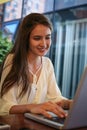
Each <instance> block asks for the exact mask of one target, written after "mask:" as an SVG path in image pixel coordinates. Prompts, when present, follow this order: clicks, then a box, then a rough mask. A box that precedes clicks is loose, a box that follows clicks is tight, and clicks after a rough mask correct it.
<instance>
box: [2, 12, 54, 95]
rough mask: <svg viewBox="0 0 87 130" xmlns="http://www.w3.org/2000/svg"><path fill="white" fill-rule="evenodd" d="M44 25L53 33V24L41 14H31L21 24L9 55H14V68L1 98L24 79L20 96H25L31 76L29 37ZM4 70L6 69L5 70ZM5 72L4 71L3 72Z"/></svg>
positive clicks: (4, 83) (4, 86) (3, 85)
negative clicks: (39, 25) (29, 68)
mask: <svg viewBox="0 0 87 130" xmlns="http://www.w3.org/2000/svg"><path fill="white" fill-rule="evenodd" d="M38 24H42V25H45V26H47V27H49V28H50V30H51V31H52V24H51V22H50V21H49V19H48V18H47V17H45V16H44V15H43V14H40V13H31V14H29V15H27V16H26V17H25V18H24V19H23V20H22V22H21V24H20V27H19V31H18V34H17V37H16V40H15V43H14V46H13V48H12V50H11V51H10V53H9V54H13V55H14V57H13V59H12V67H11V70H10V72H9V73H8V75H7V76H6V78H5V80H4V82H3V84H2V88H1V97H2V96H3V95H4V94H5V93H6V92H7V91H8V90H9V89H10V88H12V86H13V85H14V84H15V83H17V84H19V81H20V79H22V82H23V86H22V91H21V93H20V95H19V96H23V95H24V94H25V93H26V91H27V89H28V86H29V74H28V63H27V56H28V50H29V37H30V33H31V31H32V30H33V29H34V28H35V27H36V26H37V25H38ZM3 69H4V68H3ZM2 71H3V70H2Z"/></svg>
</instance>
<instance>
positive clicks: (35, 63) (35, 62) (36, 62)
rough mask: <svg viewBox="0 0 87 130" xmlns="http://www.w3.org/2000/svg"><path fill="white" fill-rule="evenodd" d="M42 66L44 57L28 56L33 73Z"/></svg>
mask: <svg viewBox="0 0 87 130" xmlns="http://www.w3.org/2000/svg"><path fill="white" fill-rule="evenodd" d="M41 66H42V57H40V56H38V57H36V58H35V57H34V58H33V57H32V56H29V57H28V67H29V70H31V71H32V72H33V73H36V71H37V70H38V69H39V68H40V67H41Z"/></svg>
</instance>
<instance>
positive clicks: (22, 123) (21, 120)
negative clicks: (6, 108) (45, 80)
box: [0, 114, 87, 130]
mask: <svg viewBox="0 0 87 130" xmlns="http://www.w3.org/2000/svg"><path fill="white" fill-rule="evenodd" d="M0 122H2V123H7V124H9V125H10V126H11V130H56V129H55V128H52V127H49V126H46V125H43V124H40V123H37V122H35V121H33V120H30V119H27V118H25V117H24V115H23V114H14V115H8V116H0ZM76 130H87V128H79V129H76Z"/></svg>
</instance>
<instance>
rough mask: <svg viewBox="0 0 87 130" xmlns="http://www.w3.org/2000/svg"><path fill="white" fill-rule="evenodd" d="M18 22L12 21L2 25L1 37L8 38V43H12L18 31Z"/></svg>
mask: <svg viewBox="0 0 87 130" xmlns="http://www.w3.org/2000/svg"><path fill="white" fill-rule="evenodd" d="M18 25H19V21H13V22H8V23H4V24H3V35H4V36H6V37H8V39H9V40H10V41H13V40H14V38H15V35H16V31H17V29H18Z"/></svg>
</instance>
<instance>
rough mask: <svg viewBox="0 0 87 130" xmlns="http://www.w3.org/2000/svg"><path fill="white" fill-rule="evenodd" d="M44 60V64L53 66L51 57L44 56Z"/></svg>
mask: <svg viewBox="0 0 87 130" xmlns="http://www.w3.org/2000/svg"><path fill="white" fill-rule="evenodd" d="M42 60H43V64H44V66H47V67H52V66H53V64H52V61H51V59H50V58H49V57H45V56H44V57H43V58H42Z"/></svg>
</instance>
